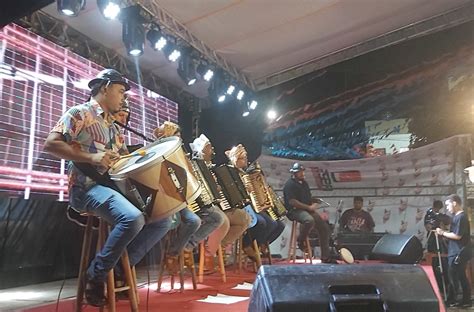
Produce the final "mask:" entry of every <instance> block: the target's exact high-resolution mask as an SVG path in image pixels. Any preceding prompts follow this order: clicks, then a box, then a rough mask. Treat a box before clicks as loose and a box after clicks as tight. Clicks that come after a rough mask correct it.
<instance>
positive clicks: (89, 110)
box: [44, 69, 171, 306]
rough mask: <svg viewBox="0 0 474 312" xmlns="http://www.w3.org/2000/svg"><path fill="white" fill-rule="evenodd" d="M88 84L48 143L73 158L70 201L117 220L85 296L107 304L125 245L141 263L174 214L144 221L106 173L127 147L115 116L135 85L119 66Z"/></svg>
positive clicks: (89, 278)
mask: <svg viewBox="0 0 474 312" xmlns="http://www.w3.org/2000/svg"><path fill="white" fill-rule="evenodd" d="M89 88H91V99H90V100H89V101H88V102H86V103H84V104H81V105H77V106H74V107H71V108H70V109H69V110H68V111H67V112H66V113H65V114H64V115H63V116H62V117H61V119H60V120H59V121H58V123H57V124H56V126H55V127H54V128H53V129H52V130H51V132H50V134H49V136H48V137H47V139H46V141H45V145H44V148H45V150H46V151H47V152H49V153H51V154H53V155H55V156H56V157H59V158H64V159H68V160H70V162H69V167H68V174H69V202H70V204H71V206H72V207H74V208H75V209H77V210H79V211H82V212H89V213H93V214H94V215H96V216H98V217H101V218H103V219H104V220H105V221H107V222H108V223H109V224H111V225H113V229H112V231H111V232H110V234H109V236H108V238H107V241H106V242H105V245H104V247H103V248H102V250H100V251H99V253H98V254H97V255H96V256H95V258H94V259H93V260H92V262H91V263H90V266H89V268H88V270H87V286H86V292H85V295H86V300H87V301H88V303H89V304H91V305H94V306H103V305H105V303H106V298H105V296H104V282H105V280H106V278H107V273H108V272H109V271H110V270H111V269H112V268H113V267H114V266H115V264H116V263H117V261H118V260H119V258H120V256H121V255H122V252H123V251H124V250H125V248H127V250H128V253H129V257H130V264H131V265H135V264H137V263H138V262H139V261H140V260H141V259H142V258H143V257H144V256H145V254H146V253H147V252H148V251H149V250H150V249H151V248H152V247H153V246H154V245H155V244H156V243H157V242H158V241H160V240H161V238H162V237H163V236H164V235H165V234H166V233H167V232H168V229H169V228H170V226H171V220H170V219H169V218H166V219H162V220H159V221H156V222H152V223H148V224H146V225H145V218H144V215H143V213H142V212H141V211H140V210H139V209H138V208H137V207H136V206H135V205H133V204H132V203H131V202H130V201H129V200H127V199H126V198H125V197H124V196H123V195H122V194H121V193H119V192H118V191H117V190H116V189H115V187H114V185H113V183H112V182H111V181H110V179H107V172H108V169H109V168H110V167H111V166H112V165H113V164H114V163H115V162H116V161H117V159H118V158H119V156H120V155H123V154H127V153H128V152H127V148H126V146H125V143H124V137H123V135H122V134H121V133H120V131H119V130H118V128H117V127H116V126H115V125H114V123H113V121H114V119H113V117H112V115H113V114H114V113H117V112H118V111H119V110H120V109H121V106H122V103H123V101H124V100H125V92H126V91H128V90H129V89H130V86H129V85H128V83H127V81H126V80H125V79H124V78H123V77H122V75H121V74H120V73H119V72H117V71H115V70H113V69H106V70H103V71H101V72H100V73H99V74H98V76H97V77H96V78H94V79H92V80H91V81H90V82H89ZM80 168H81V169H80ZM91 168H92V170H91Z"/></svg>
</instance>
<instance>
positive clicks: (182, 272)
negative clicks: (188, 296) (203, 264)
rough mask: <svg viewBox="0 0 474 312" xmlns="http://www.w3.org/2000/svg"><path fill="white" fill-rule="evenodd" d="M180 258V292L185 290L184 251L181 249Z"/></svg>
mask: <svg viewBox="0 0 474 312" xmlns="http://www.w3.org/2000/svg"><path fill="white" fill-rule="evenodd" d="M178 259H179V282H180V284H181V288H180V292H184V251H181V253H180V255H179V257H178Z"/></svg>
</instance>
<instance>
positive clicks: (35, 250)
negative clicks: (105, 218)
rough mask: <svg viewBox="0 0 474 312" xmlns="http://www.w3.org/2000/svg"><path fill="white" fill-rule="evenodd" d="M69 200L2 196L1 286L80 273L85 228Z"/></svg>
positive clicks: (0, 228) (35, 281) (49, 279)
mask: <svg viewBox="0 0 474 312" xmlns="http://www.w3.org/2000/svg"><path fill="white" fill-rule="evenodd" d="M66 209H67V203H64V202H57V201H54V200H51V199H43V198H38V199H30V200H24V199H21V198H12V197H0V289H3V288H10V287H16V286H20V285H28V284H34V283H40V282H45V281H52V280H60V279H63V278H71V277H74V276H77V272H78V270H79V269H78V268H79V261H80V252H81V243H82V233H83V230H82V229H81V228H79V226H77V225H76V224H74V223H72V222H71V221H69V220H68V219H67V218H66Z"/></svg>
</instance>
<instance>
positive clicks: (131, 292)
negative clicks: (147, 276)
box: [75, 214, 138, 312]
mask: <svg viewBox="0 0 474 312" xmlns="http://www.w3.org/2000/svg"><path fill="white" fill-rule="evenodd" d="M94 218H95V216H93V215H90V214H88V215H87V224H86V228H85V231H84V239H83V242H82V251H81V262H80V267H79V274H78V285H77V294H76V309H75V310H76V312H79V311H82V302H83V300H84V292H85V286H86V271H87V267H88V263H89V254H90V249H91V243H92V231H93V227H92V225H93V222H94ZM107 235H108V225H107V224H106V222H105V221H103V220H102V219H99V228H98V239H97V250H100V249H101V248H102V246H103V245H104V242H105V240H106V237H107ZM121 262H122V266H123V272H124V274H125V283H126V284H125V285H126V286H124V287H120V288H115V280H114V270H113V269H112V270H110V271H109V273H108V274H107V283H106V289H107V307H108V310H109V311H111V312H115V293H116V292H121V291H125V290H128V297H129V300H130V310H131V311H134V312H135V311H138V291H137V284H136V273H135V268H131V267H130V261H129V258H128V253H127V250H126V249H125V250H124V252H123V254H122V257H121Z"/></svg>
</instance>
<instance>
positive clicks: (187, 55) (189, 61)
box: [178, 48, 196, 86]
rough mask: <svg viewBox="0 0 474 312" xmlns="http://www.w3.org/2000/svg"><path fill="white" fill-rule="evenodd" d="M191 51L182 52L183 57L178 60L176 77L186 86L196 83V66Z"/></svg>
mask: <svg viewBox="0 0 474 312" xmlns="http://www.w3.org/2000/svg"><path fill="white" fill-rule="evenodd" d="M191 51H192V50H191V49H189V48H187V49H184V50H183V57H181V58H180V59H179V63H178V75H179V76H180V77H181V79H183V80H184V82H186V84H187V85H188V86H191V85H193V84H194V83H195V82H196V65H195V63H194V60H193V58H192V56H191Z"/></svg>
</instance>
